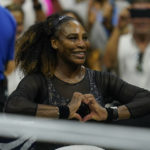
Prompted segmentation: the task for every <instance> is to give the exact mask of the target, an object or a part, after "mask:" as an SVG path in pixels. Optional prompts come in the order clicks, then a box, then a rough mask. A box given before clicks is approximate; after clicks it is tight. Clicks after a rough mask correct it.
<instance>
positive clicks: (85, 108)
mask: <svg viewBox="0 0 150 150" xmlns="http://www.w3.org/2000/svg"><path fill="white" fill-rule="evenodd" d="M90 112H91V111H90V108H89V106H88V105H87V104H85V103H84V102H82V103H81V105H80V107H79V109H78V110H77V113H78V114H79V115H80V116H81V117H82V118H84V117H85V116H86V115H88V114H89V113H90Z"/></svg>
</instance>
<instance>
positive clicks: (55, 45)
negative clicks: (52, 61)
mask: <svg viewBox="0 0 150 150" xmlns="http://www.w3.org/2000/svg"><path fill="white" fill-rule="evenodd" d="M51 45H52V48H54V49H58V41H57V40H56V39H52V40H51Z"/></svg>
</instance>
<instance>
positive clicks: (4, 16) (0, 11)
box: [0, 6, 16, 29]
mask: <svg viewBox="0 0 150 150" xmlns="http://www.w3.org/2000/svg"><path fill="white" fill-rule="evenodd" d="M0 16H1V21H5V20H7V21H9V23H10V24H11V25H12V26H13V27H14V29H15V28H16V21H15V19H14V17H13V16H12V14H11V13H10V12H9V11H8V10H7V9H6V8H4V7H1V6H0Z"/></svg>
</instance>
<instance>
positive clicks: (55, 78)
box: [53, 68, 87, 85]
mask: <svg viewBox="0 0 150 150" xmlns="http://www.w3.org/2000/svg"><path fill="white" fill-rule="evenodd" d="M86 76H87V69H86V68H85V75H84V77H83V78H82V79H81V80H80V81H78V82H76V83H69V82H66V81H63V80H61V79H59V78H58V77H56V76H55V75H54V76H53V78H54V79H56V80H58V81H60V82H63V83H64V84H67V85H76V84H79V83H81V82H82V81H83V80H84V79H85V78H86Z"/></svg>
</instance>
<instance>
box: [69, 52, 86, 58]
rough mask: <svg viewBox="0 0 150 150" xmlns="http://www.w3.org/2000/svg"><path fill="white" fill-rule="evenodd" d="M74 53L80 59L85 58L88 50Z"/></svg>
mask: <svg viewBox="0 0 150 150" xmlns="http://www.w3.org/2000/svg"><path fill="white" fill-rule="evenodd" d="M72 55H73V56H75V57H77V58H79V59H83V58H85V55H86V52H85V51H82V52H81V51H79V52H73V53H72Z"/></svg>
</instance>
